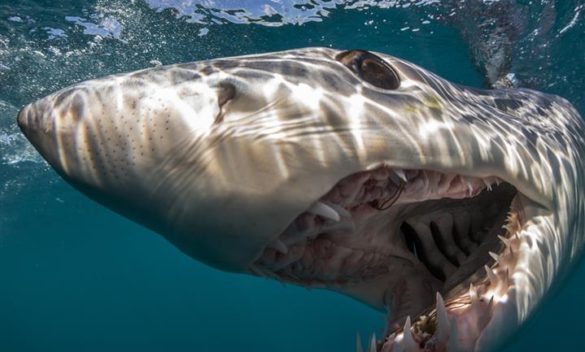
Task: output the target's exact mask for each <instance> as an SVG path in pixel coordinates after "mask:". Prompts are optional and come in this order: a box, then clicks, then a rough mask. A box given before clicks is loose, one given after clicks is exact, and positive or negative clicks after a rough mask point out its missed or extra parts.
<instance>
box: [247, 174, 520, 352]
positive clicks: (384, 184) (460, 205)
mask: <svg viewBox="0 0 585 352" xmlns="http://www.w3.org/2000/svg"><path fill="white" fill-rule="evenodd" d="M517 194H518V192H517V190H516V188H515V187H514V186H513V185H511V184H509V183H506V182H502V181H501V180H500V179H498V178H497V177H493V176H490V177H471V176H463V175H458V174H449V173H441V172H436V171H430V170H402V169H393V168H390V167H386V166H382V167H378V168H376V169H373V170H369V171H364V172H359V173H356V174H353V175H350V176H348V177H346V178H344V179H342V180H341V181H339V182H338V183H337V184H336V185H335V186H334V187H333V188H332V189H331V190H330V191H329V192H328V193H327V194H325V195H324V196H323V197H321V199H320V200H319V201H318V202H316V203H314V204H313V205H312V206H311V207H310V208H309V209H307V210H306V211H305V212H303V213H302V214H300V215H299V216H297V218H296V219H295V220H294V221H293V222H291V224H290V225H289V226H288V227H287V228H286V229H285V230H284V231H283V232H282V233H281V234H280V236H279V237H278V238H277V239H276V240H274V241H273V242H272V243H271V244H269V245H268V246H267V247H266V248H265V249H264V251H263V253H262V255H261V256H260V257H259V258H258V259H257V260H256V261H255V263H254V264H252V265H251V266H250V270H251V271H252V272H254V273H256V274H258V275H263V276H270V277H273V278H276V279H279V280H283V281H286V282H292V283H296V284H300V285H304V286H317V287H329V288H339V287H345V288H347V287H352V286H355V287H368V285H369V284H368V283H372V284H371V287H373V288H374V290H376V293H375V294H372V295H371V296H372V297H375V298H374V299H373V300H374V301H377V302H381V304H382V305H383V306H385V307H386V308H387V309H388V311H389V313H390V316H391V319H389V320H388V327H387V330H386V334H385V338H384V339H383V340H381V341H379V342H378V343H377V345H376V346H375V348H376V349H377V350H383V351H393V350H394V347H396V346H400V347H401V349H399V350H406V351H419V350H420V351H427V350H441V348H446V346H447V344H448V343H449V334H450V331H451V325H452V324H465V325H466V329H467V330H471V332H470V333H469V335H470V336H471V335H473V337H470V339H471V340H475V339H477V336H478V335H479V333H481V331H482V330H483V328H484V327H485V326H486V325H487V323H488V322H489V319H490V315H491V311H492V305H493V304H494V302H493V296H494V294H495V292H501V293H502V295H505V293H506V292H507V290H508V288H509V286H510V283H509V275H510V272H511V270H512V269H513V267H514V260H515V259H514V248H515V247H516V246H517V244H516V243H515V241H517V236H514V235H515V234H516V233H517V232H518V231H519V230H520V229H521V227H522V225H521V224H522V219H521V212H520V210H521V207H520V206H518V204H516V203H517V202H518V201H517V199H518V198H517V197H516V196H517ZM468 340H469V339H468ZM468 342H470V343H472V342H473V341H468ZM431 348H432V349H431Z"/></svg>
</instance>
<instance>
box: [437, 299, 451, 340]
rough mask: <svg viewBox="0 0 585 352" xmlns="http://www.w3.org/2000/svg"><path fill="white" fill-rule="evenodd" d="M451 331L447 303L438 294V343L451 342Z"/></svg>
mask: <svg viewBox="0 0 585 352" xmlns="http://www.w3.org/2000/svg"><path fill="white" fill-rule="evenodd" d="M450 331H451V324H450V323H449V316H448V315H447V308H446V307H445V301H444V300H443V297H441V294H440V293H439V292H437V331H436V333H435V338H436V339H437V342H438V343H440V344H441V343H446V342H447V341H448V340H449V332H450Z"/></svg>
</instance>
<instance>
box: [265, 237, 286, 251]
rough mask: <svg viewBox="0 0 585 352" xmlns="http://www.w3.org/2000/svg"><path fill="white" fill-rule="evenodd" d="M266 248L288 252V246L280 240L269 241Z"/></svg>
mask: <svg viewBox="0 0 585 352" xmlns="http://www.w3.org/2000/svg"><path fill="white" fill-rule="evenodd" d="M268 248H272V249H274V250H275V251H277V252H280V253H282V254H287V253H288V247H287V246H286V244H284V242H282V241H281V240H276V241H273V242H272V243H270V244H269V245H268Z"/></svg>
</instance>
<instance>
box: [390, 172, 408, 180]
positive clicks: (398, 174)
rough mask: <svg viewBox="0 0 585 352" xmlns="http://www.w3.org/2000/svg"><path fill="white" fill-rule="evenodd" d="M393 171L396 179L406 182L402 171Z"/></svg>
mask: <svg viewBox="0 0 585 352" xmlns="http://www.w3.org/2000/svg"><path fill="white" fill-rule="evenodd" d="M393 171H394V173H395V174H396V176H398V178H399V179H401V180H402V181H403V182H408V179H407V178H406V174H405V173H404V170H400V169H394V170H393Z"/></svg>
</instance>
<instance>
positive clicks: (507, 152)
mask: <svg viewBox="0 0 585 352" xmlns="http://www.w3.org/2000/svg"><path fill="white" fill-rule="evenodd" d="M18 124H19V126H20V128H21V129H22V131H23V132H24V134H25V135H26V137H27V138H28V139H29V140H30V141H31V142H32V144H33V145H34V146H35V147H36V149H37V150H38V151H39V152H40V153H41V154H42V155H43V157H44V158H45V159H46V160H47V161H48V162H49V163H50V164H51V165H52V166H53V167H54V169H55V170H56V171H57V172H58V173H59V174H60V175H61V176H62V177H63V178H65V179H66V180H67V181H68V182H70V183H71V184H73V185H74V186H75V187H77V188H78V189H79V190H80V191H82V192H84V193H85V194H87V195H88V196H90V197H91V198H93V199H95V200H97V201H98V202H100V203H102V204H104V205H106V206H107V207H110V208H111V209H114V210H115V211H117V212H119V213H121V214H123V215H125V216H127V217H129V218H130V219H133V220H134V221H137V222H139V223H141V224H143V225H145V226H147V227H149V228H151V229H153V230H155V231H157V232H159V233H161V234H162V235H163V236H165V237H166V238H167V239H168V240H169V241H170V242H172V243H173V244H174V245H176V246H177V247H178V248H180V249H181V250H182V251H184V252H185V253H187V254H188V255H190V256H191V257H193V258H196V259H197V260H200V261H203V262H205V263H207V264H209V265H211V266H213V267H216V268H219V269H223V270H227V271H233V272H241V273H249V274H253V275H259V276H263V277H269V278H274V279H276V280H280V281H283V282H287V283H293V284H297V285H302V286H309V287H321V288H327V289H331V290H335V291H338V292H341V293H344V294H346V295H349V296H352V297H354V298H356V299H358V300H360V301H363V302H365V303H366V304H369V305H371V306H373V307H376V308H378V309H380V310H384V311H386V312H387V313H388V324H387V328H386V332H385V336H384V337H383V338H382V339H380V340H376V339H373V340H372V341H371V342H370V345H369V347H368V348H369V350H370V351H384V352H391V351H407V352H415V351H416V352H417V351H492V350H494V349H496V348H498V346H501V345H502V343H504V342H505V341H506V339H507V337H509V336H510V335H511V334H512V333H513V332H514V331H515V330H517V328H518V327H519V326H520V325H521V324H522V323H523V322H524V321H525V320H526V319H527V318H528V317H529V316H530V314H531V312H533V311H534V309H535V307H536V306H537V304H538V302H539V301H541V299H542V298H543V296H544V295H545V294H546V293H547V292H548V291H549V289H550V287H551V285H552V284H553V283H554V282H555V277H559V276H560V275H562V274H563V273H564V272H566V271H567V268H568V267H569V266H570V265H571V264H573V263H574V262H575V261H576V260H577V259H578V257H579V255H580V253H581V252H582V249H583V242H584V240H585V237H584V236H583V231H584V229H585V224H584V223H583V221H584V219H585V217H584V216H583V215H584V214H585V209H584V206H585V205H584V203H583V202H584V200H585V197H584V194H583V191H584V190H583V180H584V179H585V174H584V173H585V167H584V163H585V126H584V124H583V122H582V120H581V117H580V116H579V114H578V113H577V111H576V110H575V109H574V108H573V107H572V106H571V104H570V103H568V102H567V101H566V100H564V99H562V98H560V97H557V96H552V95H547V94H544V93H540V92H536V91H532V90H528V89H499V90H479V89H473V88H468V87H461V86H458V85H455V84H451V83H449V82H447V81H445V80H444V79H442V78H440V77H438V76H436V75H434V74H433V73H430V72H428V71H426V70H424V69H422V68H420V67H418V66H416V65H414V64H412V63H409V62H406V61H403V60H400V59H398V58H395V57H392V56H388V55H384V54H379V53H371V52H368V51H362V50H350V51H338V50H333V49H327V48H307V49H300V50H291V51H284V52H278V53H269V54H262V55H253V56H243V57H236V58H223V59H216V60H210V61H203V62H195V63H187V64H179V65H172V66H163V67H157V68H151V69H147V70H143V71H138V72H134V73H129V74H121V75H115V76H110V77H106V78H103V79H97V80H92V81H87V82H83V83H80V84H77V85H75V86H73V87H70V88H66V89H64V90H61V91H59V92H57V93H54V94H52V95H50V96H48V97H45V98H43V99H41V100H39V101H37V102H34V103H32V104H30V105H28V106H26V107H24V108H23V109H22V110H21V112H20V113H19V116H18ZM358 350H361V346H359V347H358Z"/></svg>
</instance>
